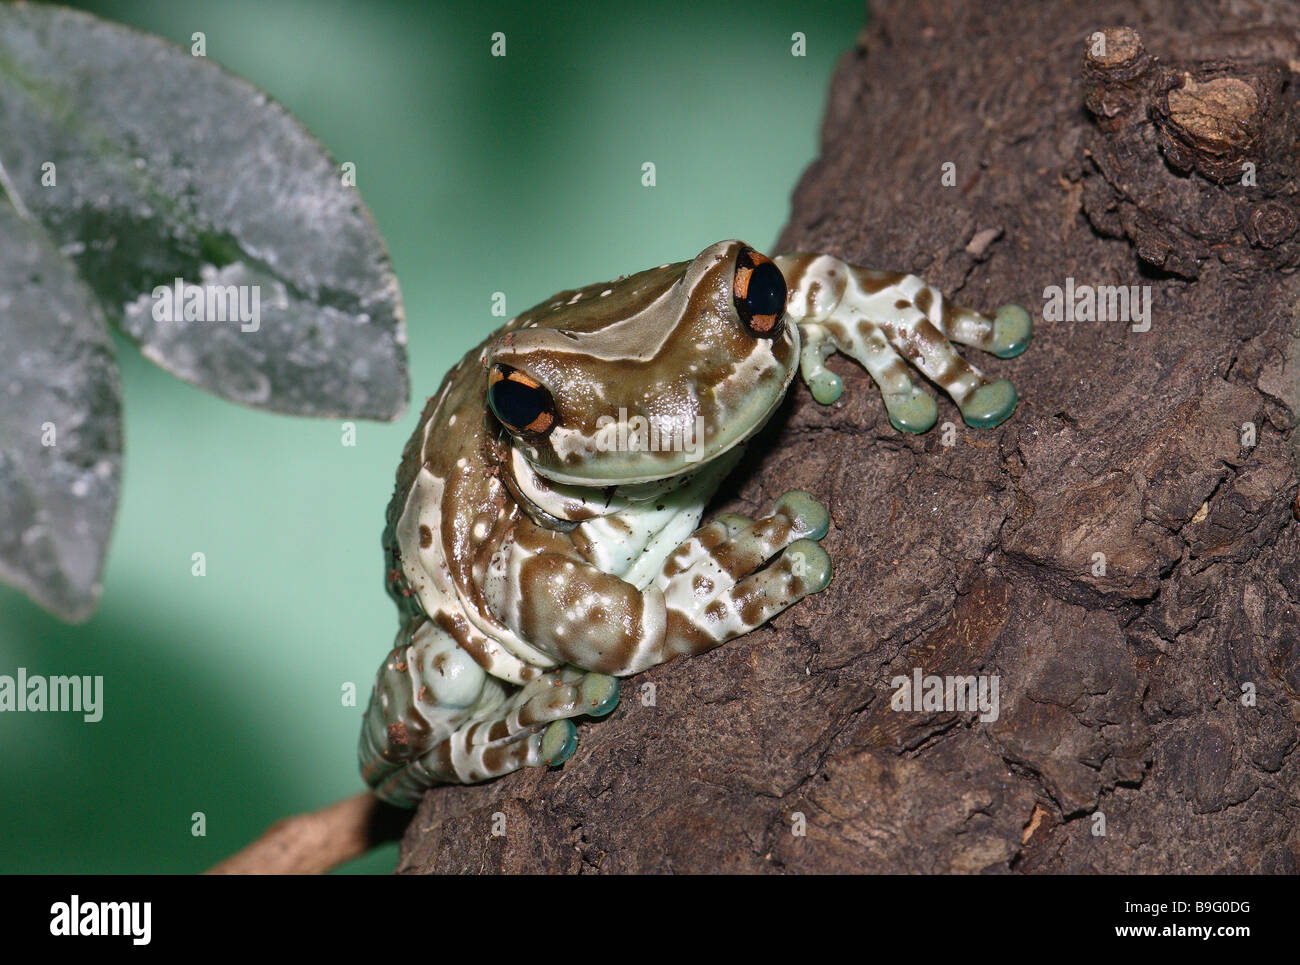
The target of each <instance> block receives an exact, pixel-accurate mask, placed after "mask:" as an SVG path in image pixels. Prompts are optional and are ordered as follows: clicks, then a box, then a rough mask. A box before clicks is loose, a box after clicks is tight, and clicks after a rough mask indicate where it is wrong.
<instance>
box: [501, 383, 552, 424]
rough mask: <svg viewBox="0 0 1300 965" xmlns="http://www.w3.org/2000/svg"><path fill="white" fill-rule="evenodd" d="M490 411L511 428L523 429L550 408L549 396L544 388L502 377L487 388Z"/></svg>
mask: <svg viewBox="0 0 1300 965" xmlns="http://www.w3.org/2000/svg"><path fill="white" fill-rule="evenodd" d="M488 394H489V396H490V400H489V401H491V403H492V411H493V412H495V413H496V414H497V418H498V419H500V420H501V421H502V422H504V423H505V424H506V425H508V426H510V427H511V428H512V429H523V428H525V427H527V426H529V425H531V424H532V422H533V420H535V419H536V418H537V417H538V416H539V415H541V414H542V413H543V412H545V411H546V410H547V409H549V408H550V405H551V396H550V393H548V392H547V391H546V390H545V389H543V388H540V387H537V388H534V387H533V386H531V385H524V384H523V383H522V382H516V381H514V380H513V379H502V380H501V381H499V382H497V383H496V384H494V385H493V386H492V388H491V389H490V390H489V393H488Z"/></svg>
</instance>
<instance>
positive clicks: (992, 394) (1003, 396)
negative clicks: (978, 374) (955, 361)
mask: <svg viewBox="0 0 1300 965" xmlns="http://www.w3.org/2000/svg"><path fill="white" fill-rule="evenodd" d="M1018 401H1019V396H1017V395H1016V387H1015V386H1014V385H1012V384H1011V383H1010V382H1008V381H1007V380H1006V379H998V380H997V381H996V382H989V383H987V384H985V385H981V386H980V387H979V388H978V389H976V390H975V391H974V392H973V393H971V396H970V398H969V399H967V400H966V404H965V405H963V406H962V407H961V415H962V418H963V419H965V420H966V424H967V425H968V426H972V427H973V428H976V429H992V428H993V427H994V426H996V425H1000V424H1001V423H1003V422H1005V421H1006V420H1007V418H1008V417H1009V416H1010V415H1011V413H1012V412H1014V411H1016V403H1017V402H1018Z"/></svg>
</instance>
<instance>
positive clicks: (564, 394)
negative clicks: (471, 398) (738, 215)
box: [484, 241, 799, 486]
mask: <svg viewBox="0 0 1300 965" xmlns="http://www.w3.org/2000/svg"><path fill="white" fill-rule="evenodd" d="M785 301H786V286H785V279H784V278H783V277H782V276H781V271H780V269H778V268H777V266H776V265H775V264H774V263H773V262H772V261H771V260H770V259H768V258H767V257H766V256H764V255H761V254H759V253H758V252H756V251H754V250H753V249H752V248H750V247H749V246H747V245H745V244H742V243H741V242H739V241H722V242H719V243H718V244H715V245H711V246H710V247H708V248H705V249H704V251H702V252H700V254H699V255H698V256H697V257H696V258H695V260H694V261H689V262H681V263H679V264H675V265H663V266H661V267H659V268H652V269H650V270H649V271H643V272H640V273H638V274H635V275H631V276H630V277H627V278H622V279H619V280H618V281H613V282H609V283H607V284H604V285H592V286H590V287H587V288H582V289H578V290H576V291H567V292H561V293H560V294H558V295H556V296H554V297H553V298H551V299H550V300H548V301H547V302H545V303H543V304H541V305H539V306H537V307H536V308H533V309H531V310H530V311H528V312H527V313H525V314H524V315H521V316H520V317H519V318H517V319H515V321H514V323H513V324H512V325H511V326H509V327H508V329H507V331H506V333H505V334H504V335H502V336H501V337H500V338H499V339H497V341H496V342H495V343H494V344H493V345H492V346H490V347H489V349H488V350H487V352H486V353H485V355H484V363H485V365H486V367H487V383H488V384H487V398H488V405H489V407H490V408H491V411H492V413H493V415H494V416H495V417H496V419H497V420H498V421H499V422H500V423H501V425H502V426H504V427H505V429H506V431H508V432H509V433H510V434H511V436H512V437H513V441H514V447H515V449H516V451H517V452H518V453H520V454H521V455H522V456H523V457H524V459H526V460H527V461H528V463H529V464H531V466H532V467H533V469H534V470H536V471H537V472H538V473H539V474H540V475H542V476H545V477H546V478H548V479H550V480H552V481H554V482H559V483H571V484H577V485H584V486H611V485H623V484H628V483H639V482H649V481H652V480H660V479H667V478H669V477H671V476H676V475H680V474H683V473H688V472H693V471H694V470H695V469H696V468H698V467H699V466H700V465H702V464H704V463H706V462H708V461H709V460H712V459H716V458H717V457H718V456H720V455H722V454H723V453H725V452H727V451H728V450H730V449H732V448H734V447H735V446H736V445H738V444H739V443H741V442H743V441H744V440H745V439H747V438H748V437H749V436H751V435H753V434H754V433H755V432H756V431H758V429H759V428H760V427H761V426H762V425H763V423H764V422H766V421H767V419H768V417H769V416H770V415H771V414H772V413H773V412H774V411H775V410H776V407H777V406H778V405H779V404H780V402H781V399H782V397H783V396H784V395H785V390H786V388H787V387H788V386H789V385H790V381H791V379H793V377H794V373H795V369H796V367H797V366H798V362H799V330H798V327H797V326H796V325H794V324H793V323H792V322H790V321H788V320H787V319H786V318H785Z"/></svg>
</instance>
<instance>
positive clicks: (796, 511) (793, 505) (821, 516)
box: [773, 489, 831, 539]
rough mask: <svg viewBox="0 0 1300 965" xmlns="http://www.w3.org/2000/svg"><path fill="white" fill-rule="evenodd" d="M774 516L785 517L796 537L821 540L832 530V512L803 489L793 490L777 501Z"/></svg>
mask: <svg viewBox="0 0 1300 965" xmlns="http://www.w3.org/2000/svg"><path fill="white" fill-rule="evenodd" d="M773 513H774V515H780V516H784V517H785V518H786V519H788V520H789V521H790V526H791V527H792V529H793V531H794V535H795V536H796V537H808V538H810V539H821V538H822V537H823V536H825V535H826V531H827V530H829V529H830V525H831V514H830V511H829V510H828V509H827V508H826V507H825V506H823V505H822V504H821V503H819V502H818V501H817V500H816V499H814V498H813V497H812V496H811V495H810V494H809V493H806V492H804V491H803V490H802V489H791V490H790V491H789V492H787V493H785V494H784V495H782V496H781V498H780V499H778V500H777V501H776V509H775V510H774V511H773Z"/></svg>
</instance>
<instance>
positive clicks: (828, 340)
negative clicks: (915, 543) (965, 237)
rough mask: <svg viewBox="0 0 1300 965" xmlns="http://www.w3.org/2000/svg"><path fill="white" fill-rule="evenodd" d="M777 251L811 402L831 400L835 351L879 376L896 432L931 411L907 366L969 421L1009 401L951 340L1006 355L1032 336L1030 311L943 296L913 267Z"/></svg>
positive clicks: (991, 418) (923, 421) (981, 424)
mask: <svg viewBox="0 0 1300 965" xmlns="http://www.w3.org/2000/svg"><path fill="white" fill-rule="evenodd" d="M777 261H778V263H779V264H780V266H781V268H782V270H783V271H785V272H786V273H787V279H788V280H789V282H790V289H791V294H790V304H791V305H792V306H793V307H794V309H795V313H796V315H797V316H801V317H800V321H799V328H800V332H801V333H802V335H803V347H802V349H801V354H800V359H799V369H800V372H801V374H802V375H803V379H804V381H805V382H807V383H808V388H809V389H810V390H811V391H812V394H813V398H815V399H816V400H817V401H818V402H820V403H822V404H823V405H827V404H829V403H831V402H834V401H835V400H836V399H838V398H839V396H840V393H841V392H842V391H843V386H842V384H841V381H840V378H839V376H837V375H836V374H835V373H834V372H831V371H830V370H829V369H828V368H826V365H825V362H826V359H827V358H828V357H829V356H831V355H832V354H834V353H835V352H843V353H844V354H846V355H848V356H850V357H851V358H854V359H856V360H857V361H858V362H860V363H861V364H862V366H863V368H865V369H866V370H867V372H868V373H870V375H871V377H872V379H874V380H875V382H876V384H877V385H878V386H880V391H881V394H882V396H883V397H884V401H885V409H886V411H887V412H888V413H889V421H890V422H891V423H892V424H893V426H894V428H896V429H899V430H901V431H903V432H926V431H928V430H929V429H930V428H931V427H932V426H933V425H934V424H935V422H936V421H938V416H939V408H938V405H937V403H936V402H935V400H934V398H933V397H932V396H931V395H930V393H929V392H928V391H927V390H926V388H925V387H924V385H923V384H920V383H918V382H917V380H915V379H914V378H913V377H912V373H911V369H912V368H915V369H916V370H918V371H919V372H920V373H921V374H922V375H924V376H925V377H926V378H927V379H929V380H930V381H931V382H933V383H934V384H935V385H937V386H939V387H940V388H941V389H943V390H944V391H945V392H947V393H948V395H949V396H951V398H952V400H953V402H955V403H956V404H957V408H958V409H960V410H961V414H962V418H963V419H964V420H965V421H966V423H967V424H968V425H970V426H974V427H975V428H979V429H988V428H992V427H993V426H996V425H998V424H999V423H1001V422H1004V421H1005V420H1006V419H1008V418H1009V417H1010V416H1011V413H1012V412H1014V411H1015V408H1016V404H1017V402H1018V401H1019V397H1018V395H1017V394H1016V390H1015V387H1014V386H1012V384H1011V383H1010V382H1008V381H1007V380H1006V379H994V380H990V379H987V378H985V377H984V374H983V373H982V372H980V370H979V369H978V368H976V367H975V366H974V365H972V364H971V363H969V362H967V361H966V360H965V359H964V358H962V356H961V355H960V354H958V352H957V351H956V349H955V348H954V347H953V345H954V343H956V344H958V345H968V346H971V347H973V348H978V349H980V350H982V351H985V352H988V353H989V354H990V355H993V356H996V357H997V358H1003V359H1010V358H1015V357H1016V356H1017V355H1019V354H1020V353H1022V352H1023V351H1024V350H1025V349H1026V348H1028V347H1029V341H1030V339H1031V338H1032V336H1033V328H1034V326H1033V319H1032V318H1031V317H1030V314H1029V312H1027V311H1026V310H1025V309H1024V308H1022V307H1020V306H1019V305H1004V306H1002V308H1000V309H999V310H998V312H997V314H996V315H994V316H991V317H990V316H988V315H983V314H981V313H979V312H977V311H974V310H972V309H969V308H964V307H961V306H957V305H952V304H949V303H947V302H946V301H945V299H944V297H943V294H942V293H941V292H939V291H938V290H937V289H935V288H932V287H931V286H929V285H927V284H926V283H925V282H924V281H922V280H921V279H920V278H917V277H916V276H915V275H903V274H893V273H890V272H880V271H872V270H870V269H866V268H859V267H857V266H854V265H846V264H845V263H844V262H842V261H840V260H839V259H837V258H831V257H830V256H826V255H791V256H780V257H778V259H777Z"/></svg>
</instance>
